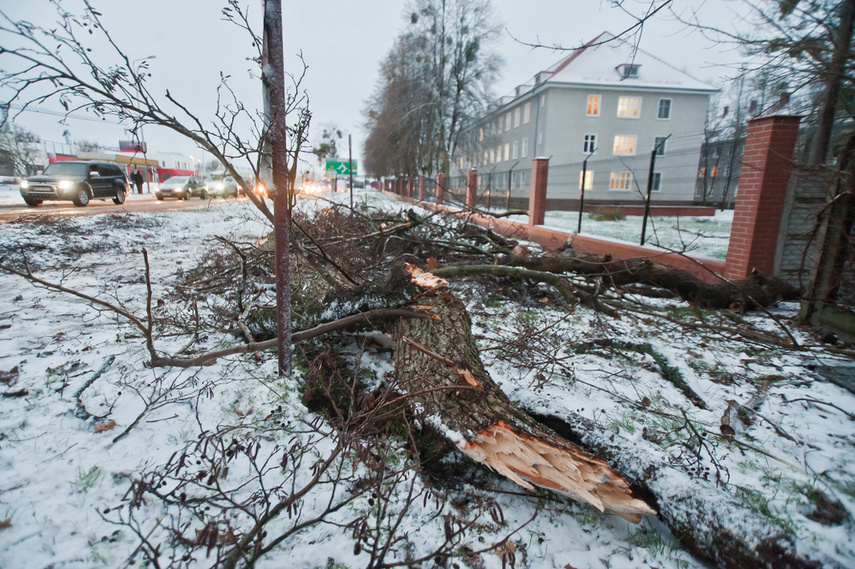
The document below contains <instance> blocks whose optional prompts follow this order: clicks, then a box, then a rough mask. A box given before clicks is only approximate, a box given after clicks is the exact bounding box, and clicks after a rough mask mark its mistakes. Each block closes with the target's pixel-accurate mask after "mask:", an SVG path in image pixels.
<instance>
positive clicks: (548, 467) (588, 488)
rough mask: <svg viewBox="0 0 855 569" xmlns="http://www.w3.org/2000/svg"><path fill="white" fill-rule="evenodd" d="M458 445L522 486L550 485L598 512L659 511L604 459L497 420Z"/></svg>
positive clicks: (632, 514) (633, 514)
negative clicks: (532, 434)
mask: <svg viewBox="0 0 855 569" xmlns="http://www.w3.org/2000/svg"><path fill="white" fill-rule="evenodd" d="M458 447H459V448H460V449H461V450H462V451H463V453H464V454H466V455H467V456H468V457H470V458H471V459H472V460H474V461H476V462H480V463H481V464H485V465H487V466H489V467H490V468H492V469H493V470H495V471H496V472H498V473H499V474H502V475H504V476H506V477H508V478H510V479H511V480H513V481H514V482H516V483H517V484H519V485H520V486H522V487H524V488H529V489H534V486H540V487H542V488H548V489H550V490H554V491H555V492H559V493H561V494H564V495H565V496H569V497H570V498H573V499H574V500H578V501H580V502H587V503H589V504H591V505H592V506H594V507H595V508H597V509H598V510H600V511H601V512H602V511H605V510H609V511H611V512H614V513H615V514H617V515H619V516H620V517H622V518H624V519H625V520H627V521H630V522H632V523H636V524H637V523H638V522H639V521H641V515H642V514H655V513H656V512H655V511H653V510H652V509H651V508H650V507H649V506H648V505H647V504H646V503H644V502H643V501H642V500H639V499H637V498H634V497H633V496H632V491H631V490H630V488H629V486H628V485H627V484H626V482H625V481H624V480H623V478H621V476H620V475H619V474H618V473H616V472H615V471H613V470H612V469H610V468H609V466H608V464H606V462H605V461H603V460H600V459H598V458H595V457H592V456H589V455H587V454H586V453H584V452H582V451H581V450H579V449H576V448H572V447H568V448H557V447H554V446H552V445H549V444H546V443H544V442H542V441H540V440H537V439H536V438H533V437H530V436H524V435H520V434H517V433H516V432H514V430H513V429H512V428H511V427H510V426H509V425H506V424H505V423H504V422H502V421H499V422H498V423H496V424H495V425H493V426H491V427H488V428H487V429H485V430H483V431H481V432H480V433H478V434H477V435H475V438H474V440H473V441H472V442H468V443H465V444H459V445H458Z"/></svg>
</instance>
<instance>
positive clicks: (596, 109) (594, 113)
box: [585, 95, 600, 117]
mask: <svg viewBox="0 0 855 569" xmlns="http://www.w3.org/2000/svg"><path fill="white" fill-rule="evenodd" d="M585 114H587V115H588V116H589V117H598V116H600V96H599V95H588V108H587V112H586V113H585Z"/></svg>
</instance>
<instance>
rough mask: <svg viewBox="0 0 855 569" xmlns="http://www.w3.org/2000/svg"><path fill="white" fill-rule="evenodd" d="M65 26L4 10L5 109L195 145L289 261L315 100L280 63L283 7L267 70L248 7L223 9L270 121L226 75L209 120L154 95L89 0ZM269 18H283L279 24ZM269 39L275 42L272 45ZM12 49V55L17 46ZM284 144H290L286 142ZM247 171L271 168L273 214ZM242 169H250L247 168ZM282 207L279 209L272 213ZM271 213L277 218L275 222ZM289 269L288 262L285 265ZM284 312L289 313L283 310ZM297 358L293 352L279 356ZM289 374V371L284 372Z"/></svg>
mask: <svg viewBox="0 0 855 569" xmlns="http://www.w3.org/2000/svg"><path fill="white" fill-rule="evenodd" d="M56 7H57V12H58V16H59V21H58V22H57V23H56V25H55V26H51V27H41V26H37V25H35V24H32V23H30V22H25V21H14V20H12V19H11V18H9V17H8V16H7V15H6V14H5V13H4V12H2V11H0V38H2V39H0V45H3V46H4V47H2V48H0V62H2V63H3V71H2V72H0V87H3V88H5V89H7V90H8V91H9V92H11V93H12V95H11V97H10V98H9V100H8V101H4V103H5V104H6V105H9V106H8V107H7V108H11V104H12V103H15V104H16V105H18V107H17V108H18V109H20V110H19V111H18V112H23V111H24V110H26V109H27V108H29V106H31V105H35V104H43V103H46V102H49V101H55V102H58V103H59V104H61V105H62V106H63V108H64V109H65V110H66V112H67V113H72V112H79V111H88V112H91V113H94V114H95V115H97V116H104V115H112V116H115V117H117V118H118V119H119V120H120V121H121V122H123V123H126V124H129V125H130V130H131V132H132V134H135V133H136V132H137V131H138V130H139V129H141V128H142V127H143V126H147V125H157V126H161V127H165V128H168V129H170V130H172V131H174V132H177V133H179V134H181V135H183V136H185V137H186V138H188V139H190V140H192V141H193V142H195V143H196V145H197V146H199V147H200V148H201V149H203V150H204V151H206V152H209V153H210V154H212V155H213V156H214V158H215V159H216V160H217V161H219V162H220V163H221V164H223V165H224V167H225V169H226V171H227V172H228V173H229V174H231V175H232V176H233V177H234V179H235V180H236V181H237V183H238V184H239V185H240V186H241V187H242V188H243V190H244V193H245V195H246V196H247V197H248V198H249V199H250V200H251V201H252V202H253V204H255V206H256V207H257V208H258V209H259V210H260V211H261V212H262V213H263V214H264V215H265V216H266V217H267V218H268V219H269V220H270V222H271V223H273V224H274V226H275V227H276V228H277V229H278V230H279V231H281V232H283V233H282V236H283V237H284V238H285V239H286V241H284V245H283V244H282V243H279V244H278V245H277V249H278V250H280V251H281V253H280V257H279V258H280V259H282V258H283V256H287V235H288V224H289V211H290V205H291V203H292V201H293V197H294V195H293V186H294V179H295V177H296V173H297V164H298V160H299V155H300V151H301V150H302V148H303V147H304V145H305V143H306V136H307V132H308V127H309V121H310V118H311V115H310V113H309V110H308V96H307V94H306V93H305V91H303V90H302V89H301V81H302V78H303V76H304V74H305V69H306V67H305V65H303V69H302V70H301V74H299V75H287V81H288V82H289V86H288V88H287V89H286V73H285V70H284V66H283V65H281V62H282V53H281V52H282V43H281V28H282V23H281V9H280V10H278V12H276V11H274V15H273V16H270V14H269V13H268V9H270V8H271V2H267V3H266V4H265V8H266V10H265V31H266V32H267V31H268V30H269V29H278V30H279V37H280V41H279V43H277V44H276V45H275V46H273V45H271V50H272V51H271V54H272V55H273V56H277V57H278V60H279V65H276V66H275V69H273V70H271V69H270V68H265V69H261V64H262V58H263V53H262V46H263V45H264V38H262V37H261V36H259V35H258V34H256V33H255V32H254V31H253V29H252V26H251V25H250V17H249V9H248V8H247V7H244V6H242V5H241V4H240V2H239V1H238V0H228V3H227V5H226V7H224V8H223V9H222V13H223V17H224V19H226V20H228V21H230V22H232V23H233V24H235V25H236V26H237V27H238V28H239V29H241V30H243V31H244V32H246V33H248V34H249V35H250V37H251V40H252V46H253V47H254V49H255V54H254V57H253V58H251V60H252V61H253V62H254V64H255V65H256V68H255V74H256V76H258V75H259V72H260V75H261V77H262V80H263V81H264V84H265V87H266V88H267V90H268V92H269V94H270V103H271V105H270V109H271V113H270V116H268V115H266V114H265V113H264V112H262V111H259V110H257V109H253V108H250V107H247V106H246V105H245V104H244V102H243V101H242V100H241V98H240V97H238V96H237V94H236V93H235V91H234V90H233V89H232V88H231V87H230V85H229V82H228V79H229V76H228V75H226V74H223V73H221V81H220V85H219V87H218V89H217V106H216V110H215V112H214V115H213V117H212V118H211V119H210V120H208V119H205V118H203V117H202V116H200V115H198V114H195V113H194V112H193V110H192V109H191V108H190V106H189V105H188V104H186V103H184V102H182V101H180V100H178V99H177V98H176V97H175V96H174V95H173V94H172V93H170V91H169V90H166V91H165V92H164V93H163V94H157V93H155V92H153V91H152V90H151V89H150V88H149V84H148V80H149V78H150V77H151V73H150V71H149V65H148V61H147V60H145V59H143V60H136V61H133V62H132V61H131V59H130V58H129V57H128V55H127V54H126V53H125V52H124V51H123V49H122V47H121V45H120V43H119V41H118V40H117V39H116V38H115V37H114V36H113V34H111V32H110V31H109V30H108V29H106V28H105V27H104V26H103V24H102V21H101V16H102V14H101V12H99V11H98V10H97V9H96V8H95V7H94V6H93V5H92V3H91V2H90V1H89V0H83V12H82V13H81V14H73V13H70V12H68V11H66V10H64V9H63V7H62V6H61V5H60V4H59V3H56ZM268 17H271V18H278V20H277V21H273V20H272V19H271V20H268ZM91 35H97V36H99V40H101V41H102V42H103V43H104V44H106V46H108V49H99V50H98V51H93V49H92V48H91V47H89V45H90V44H91V43H92V41H93V40H91V39H90V37H89V36H91ZM267 39H269V38H267ZM13 46H14V47H13ZM286 139H287V141H288V142H287V144H286ZM239 164H245V165H248V166H249V168H250V169H251V171H252V172H253V173H254V175H255V177H256V179H263V175H262V174H263V172H262V170H263V169H264V166H266V165H272V173H273V176H272V183H273V187H270V188H269V189H270V190H271V195H272V196H273V199H274V206H278V208H277V207H274V212H271V211H270V209H269V208H268V205H267V203H266V202H265V200H264V198H263V197H259V196H258V195H256V194H255V193H254V192H253V191H252V190H251V188H250V186H249V181H248V180H245V179H244V178H243V176H241V174H240V172H239V171H238V167H239ZM241 170H243V168H241ZM276 209H278V210H279V211H275V210H276ZM274 213H275V214H276V215H274ZM278 266H279V267H281V268H283V269H285V270H287V263H283V264H279V265H278ZM277 286H279V287H281V288H282V290H280V291H279V293H278V294H281V295H282V297H283V300H285V299H286V298H289V297H290V291H289V287H290V285H289V283H288V278H287V275H286V276H285V277H284V278H282V279H278V283H277ZM280 309H283V310H284V307H280ZM280 321H281V324H282V326H284V327H285V328H286V329H283V330H280V334H281V336H282V338H283V341H286V342H289V337H290V315H283V316H282V317H280ZM280 351H281V352H284V356H283V357H290V355H289V354H290V347H289V349H287V350H285V349H283V350H280ZM280 367H281V368H283V369H288V367H289V366H288V365H284V366H283V365H281V366H280Z"/></svg>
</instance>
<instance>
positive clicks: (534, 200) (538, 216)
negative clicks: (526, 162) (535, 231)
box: [528, 158, 549, 227]
mask: <svg viewBox="0 0 855 569" xmlns="http://www.w3.org/2000/svg"><path fill="white" fill-rule="evenodd" d="M548 177H549V158H534V159H532V161H531V193H529V199H528V226H529V227H534V226H535V225H543V220H544V217H545V215H546V181H547V178H548Z"/></svg>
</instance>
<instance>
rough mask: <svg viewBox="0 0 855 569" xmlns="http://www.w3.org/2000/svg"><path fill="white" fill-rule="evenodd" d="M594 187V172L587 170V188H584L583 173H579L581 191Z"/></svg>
mask: <svg viewBox="0 0 855 569" xmlns="http://www.w3.org/2000/svg"><path fill="white" fill-rule="evenodd" d="M593 185H594V171H593V170H585V187H584V188H583V187H582V171H581V170H580V171H579V189H580V190H590V189H591V186H593Z"/></svg>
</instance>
